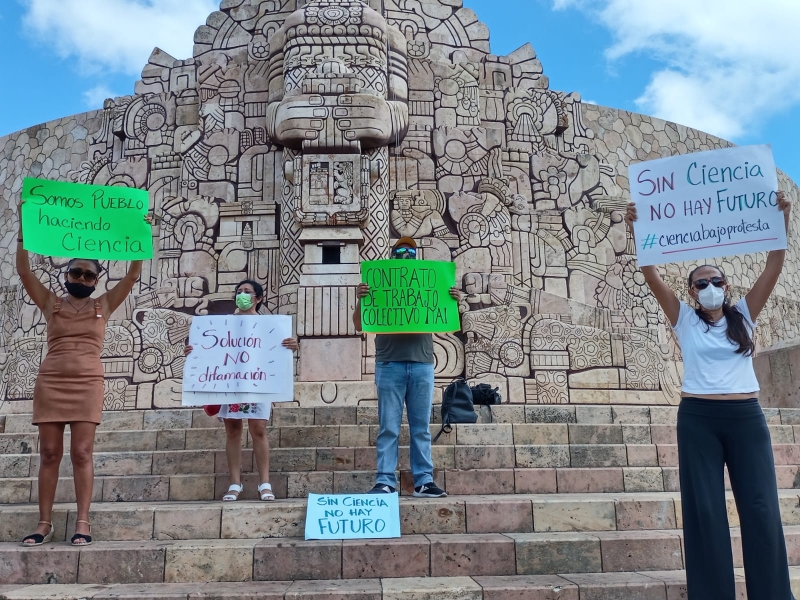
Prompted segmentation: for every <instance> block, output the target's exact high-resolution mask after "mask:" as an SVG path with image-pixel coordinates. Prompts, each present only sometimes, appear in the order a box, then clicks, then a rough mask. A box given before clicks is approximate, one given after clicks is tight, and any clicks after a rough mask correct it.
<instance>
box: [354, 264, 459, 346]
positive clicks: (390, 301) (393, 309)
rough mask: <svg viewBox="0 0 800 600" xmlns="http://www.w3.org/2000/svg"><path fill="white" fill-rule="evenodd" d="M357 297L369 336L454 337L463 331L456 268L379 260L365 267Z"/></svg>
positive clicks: (363, 265)
mask: <svg viewBox="0 0 800 600" xmlns="http://www.w3.org/2000/svg"><path fill="white" fill-rule="evenodd" d="M361 274H362V278H364V279H365V280H366V281H367V282H366V283H360V284H359V285H358V288H357V290H356V296H357V297H358V300H359V302H360V306H361V312H360V316H361V323H360V325H361V327H360V329H361V330H362V331H364V332H366V333H450V332H453V331H458V330H460V329H461V324H460V321H459V314H458V300H459V299H460V295H461V292H460V291H459V290H458V288H457V287H455V286H453V283H454V282H455V264H454V263H448V262H438V261H415V262H413V263H408V262H402V263H399V262H398V261H396V260H391V261H389V260H377V261H372V262H365V263H363V264H362V265H361Z"/></svg>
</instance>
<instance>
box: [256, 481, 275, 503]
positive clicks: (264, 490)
mask: <svg viewBox="0 0 800 600" xmlns="http://www.w3.org/2000/svg"><path fill="white" fill-rule="evenodd" d="M258 493H259V495H260V496H261V499H262V500H264V501H265V502H272V501H273V500H275V494H273V493H272V485H271V484H269V483H262V484H261V485H260V486H258Z"/></svg>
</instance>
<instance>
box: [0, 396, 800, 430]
mask: <svg viewBox="0 0 800 600" xmlns="http://www.w3.org/2000/svg"><path fill="white" fill-rule="evenodd" d="M677 414H678V408H677V407H676V406H627V405H564V404H556V405H546V404H535V405H533V404H528V405H525V404H502V405H499V406H495V407H493V408H492V410H491V417H490V413H489V411H488V409H485V408H484V409H482V410H481V411H480V415H481V422H487V423H488V422H494V423H510V424H517V423H519V424H522V423H577V424H580V425H611V424H626V425H675V423H676V420H677ZM764 414H765V415H766V418H767V423H768V424H770V425H800V409H797V408H780V409H778V408H765V409H764ZM489 419H491V421H489ZM431 421H432V422H434V423H436V422H441V414H440V407H439V406H438V405H434V407H433V411H432V414H431ZM377 423H378V408H377V403H376V402H375V401H371V402H368V403H363V404H361V405H359V406H319V407H304V408H300V407H298V406H296V405H290V406H287V405H285V404H276V405H275V407H274V410H273V417H272V420H271V425H272V426H275V427H309V426H312V425H377ZM207 427H221V423H220V422H219V420H218V419H217V418H216V417H209V416H207V415H206V414H205V413H204V412H203V410H202V409H199V408H195V409H192V408H179V409H160V410H130V411H106V412H104V413H103V422H102V423H101V424H100V426H99V427H98V430H99V431H125V430H142V429H146V430H153V429H155V430H164V429H191V428H207ZM2 432H5V433H35V432H36V427H35V426H33V425H31V415H30V414H8V415H1V416H0V433H2Z"/></svg>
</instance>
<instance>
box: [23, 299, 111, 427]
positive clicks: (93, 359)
mask: <svg viewBox="0 0 800 600" xmlns="http://www.w3.org/2000/svg"><path fill="white" fill-rule="evenodd" d="M105 333H106V320H105V318H103V314H102V310H101V304H100V300H94V301H91V300H90V301H89V302H88V303H87V304H86V305H84V306H82V307H80V308H78V309H76V308H75V307H74V306H73V305H72V304H70V303H69V302H68V301H67V300H66V299H65V298H59V299H58V300H57V301H56V304H55V306H54V308H53V314H52V315H51V316H50V319H48V321H47V356H46V357H45V359H44V360H43V361H42V365H41V366H40V367H39V375H38V376H37V377H36V385H35V386H34V388H33V421H32V423H33V424H34V425H38V424H40V423H73V422H76V423H77V422H89V423H97V424H99V423H100V417H101V414H102V412H103V364H102V363H101V362H100V352H101V351H102V350H103V339H104V338H105Z"/></svg>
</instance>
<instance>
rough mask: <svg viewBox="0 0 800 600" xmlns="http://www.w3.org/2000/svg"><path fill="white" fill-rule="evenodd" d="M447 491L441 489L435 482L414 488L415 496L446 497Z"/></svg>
mask: <svg viewBox="0 0 800 600" xmlns="http://www.w3.org/2000/svg"><path fill="white" fill-rule="evenodd" d="M446 496H447V492H445V491H444V490H442V489H440V488H439V487H438V486H437V485H436V484H435V483H433V482H431V483H424V484H422V485H421V486H419V487H416V488H414V497H415V498H444V497H446Z"/></svg>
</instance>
